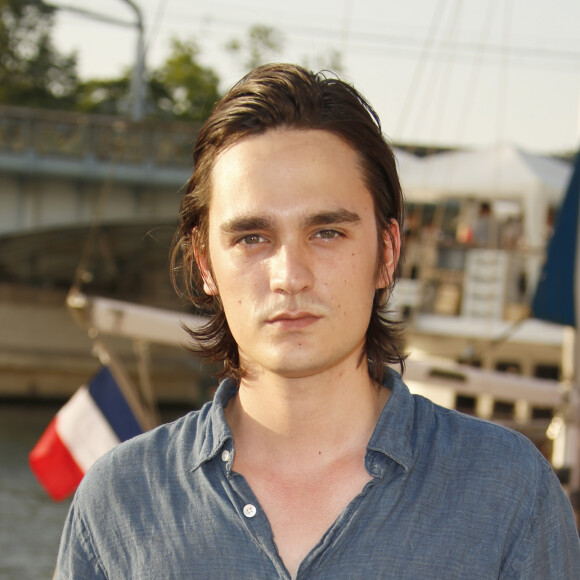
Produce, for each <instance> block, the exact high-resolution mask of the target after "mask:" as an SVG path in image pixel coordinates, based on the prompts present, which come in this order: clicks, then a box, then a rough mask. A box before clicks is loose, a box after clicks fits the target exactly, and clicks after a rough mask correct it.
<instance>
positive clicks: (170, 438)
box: [76, 404, 210, 505]
mask: <svg viewBox="0 0 580 580" xmlns="http://www.w3.org/2000/svg"><path fill="white" fill-rule="evenodd" d="M209 410H210V404H208V405H206V406H204V407H203V408H202V409H201V410H199V411H192V412H190V413H188V414H187V415H185V416H184V417H181V418H180V419H178V420H176V421H174V422H172V423H167V424H164V425H161V426H159V427H157V428H155V429H152V430H151V431H148V432H146V433H143V434H142V435H138V436H137V437H134V438H132V439H130V440H128V441H125V442H124V443H121V444H120V445H117V446H116V447H115V448H113V449H112V450H111V451H109V452H108V453H106V454H105V455H104V456H102V457H101V458H100V459H99V460H98V461H96V462H95V464H94V465H93V466H92V467H91V469H89V471H88V472H87V473H86V475H85V476H84V478H83V480H82V482H81V484H80V486H79V488H78V490H77V493H76V495H77V498H76V501H77V503H80V504H81V505H84V504H86V503H87V501H90V500H91V499H94V498H98V497H99V496H100V495H101V494H102V493H103V490H104V489H106V490H108V493H111V492H114V493H115V494H117V495H122V494H123V492H124V491H127V492H128V493H131V490H133V491H135V490H137V489H139V488H140V487H141V486H142V485H143V483H144V482H145V481H146V482H147V485H151V484H152V479H154V478H157V477H161V475H162V474H163V473H166V472H167V470H168V469H170V470H171V471H186V470H189V469H191V465H193V463H194V461H195V453H196V450H197V449H198V448H199V443H198V441H199V440H200V439H203V437H204V431H205V430H206V429H207V428H208V423H209V419H208V413H209Z"/></svg>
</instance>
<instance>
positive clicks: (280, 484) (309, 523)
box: [246, 462, 372, 575]
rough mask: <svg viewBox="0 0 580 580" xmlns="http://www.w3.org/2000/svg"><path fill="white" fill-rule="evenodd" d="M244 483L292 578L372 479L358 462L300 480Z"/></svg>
mask: <svg viewBox="0 0 580 580" xmlns="http://www.w3.org/2000/svg"><path fill="white" fill-rule="evenodd" d="M246 479H247V481H248V483H249V485H250V487H251V488H252V491H253V492H254V494H255V495H256V497H257V499H258V501H259V503H260V506H261V507H262V509H263V510H264V512H265V515H266V517H267V518H268V521H269V523H270V526H271V528H272V533H273V536H274V542H275V544H276V547H277V550H278V553H279V555H280V557H281V559H282V561H283V562H284V564H285V565H286V567H287V568H288V570H289V571H290V572H291V574H292V575H293V574H294V572H295V571H296V570H297V568H298V566H299V564H300V562H301V561H302V560H303V559H304V557H305V556H306V555H307V554H308V553H309V552H310V551H311V550H312V549H313V548H314V546H315V545H316V544H317V543H318V542H319V541H320V540H321V538H322V537H323V536H324V534H325V532H326V531H327V530H328V529H329V528H330V527H331V526H332V525H333V524H334V523H335V522H336V520H337V519H338V518H339V517H340V516H341V514H343V512H344V511H345V510H346V508H347V506H349V504H351V502H352V501H353V499H354V498H355V497H356V496H357V495H359V494H360V493H361V492H362V490H363V488H364V487H365V485H366V484H367V483H369V482H370V481H371V479H372V478H371V477H370V475H369V474H368V473H367V472H366V471H365V470H364V468H363V466H362V462H361V463H360V464H358V463H357V464H353V465H351V466H344V467H343V468H342V469H339V470H335V471H332V472H331V471H323V472H321V473H311V474H307V475H306V476H303V477H294V478H287V477H286V478H285V477H282V476H279V475H277V474H274V473H271V474H264V473H260V474H257V475H255V474H250V475H249V476H246Z"/></svg>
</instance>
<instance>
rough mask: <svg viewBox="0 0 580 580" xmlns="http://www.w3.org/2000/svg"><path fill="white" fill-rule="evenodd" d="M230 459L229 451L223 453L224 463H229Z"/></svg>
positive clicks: (225, 450)
mask: <svg viewBox="0 0 580 580" xmlns="http://www.w3.org/2000/svg"><path fill="white" fill-rule="evenodd" d="M229 458H230V452H229V451H228V450H227V449H224V450H223V451H222V461H228V459H229Z"/></svg>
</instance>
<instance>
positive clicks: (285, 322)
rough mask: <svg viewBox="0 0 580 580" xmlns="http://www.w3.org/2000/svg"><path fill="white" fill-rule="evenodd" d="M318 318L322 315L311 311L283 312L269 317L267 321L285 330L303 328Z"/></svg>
mask: <svg viewBox="0 0 580 580" xmlns="http://www.w3.org/2000/svg"><path fill="white" fill-rule="evenodd" d="M318 320H320V316H317V315H316V314H312V313H311V312H281V313H280V314H276V315H275V316H273V317H272V318H269V319H268V321H267V323H268V324H269V325H271V326H274V327H277V328H281V329H283V330H301V329H303V328H307V327H308V326H311V325H312V324H314V323H316V321H318Z"/></svg>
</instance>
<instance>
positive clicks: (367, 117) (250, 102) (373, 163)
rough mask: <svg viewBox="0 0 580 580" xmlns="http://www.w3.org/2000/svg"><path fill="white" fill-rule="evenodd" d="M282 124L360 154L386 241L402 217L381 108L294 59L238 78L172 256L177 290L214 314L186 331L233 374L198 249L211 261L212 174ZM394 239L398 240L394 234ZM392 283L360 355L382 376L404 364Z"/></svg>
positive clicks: (200, 144) (227, 334)
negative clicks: (244, 143)
mask: <svg viewBox="0 0 580 580" xmlns="http://www.w3.org/2000/svg"><path fill="white" fill-rule="evenodd" d="M276 128H288V129H297V130H301V129H318V130H323V131H329V132H330V133H333V134H334V135H337V136H338V137H340V138H341V139H343V140H344V141H346V142H347V143H348V144H349V145H350V146H351V147H353V149H355V150H356V151H357V152H358V154H359V158H360V166H361V174H362V177H363V179H364V181H365V184H366V186H367V188H368V190H369V191H370V193H371V195H372V197H373V201H374V210H375V217H376V223H377V237H378V240H379V247H382V246H383V235H384V233H387V235H391V227H390V226H391V224H392V222H393V220H394V221H396V222H397V223H398V224H402V222H403V211H404V210H403V196H402V192H401V186H400V183H399V177H398V174H397V169H396V161H395V157H394V155H393V152H392V150H391V148H390V146H389V145H388V143H387V142H386V140H385V138H384V137H383V134H382V131H381V125H380V121H379V118H378V116H377V114H376V113H375V111H374V110H373V109H372V107H371V106H370V105H369V103H367V101H366V100H365V99H364V98H363V97H362V95H360V94H359V93H358V92H357V91H356V90H355V89H354V88H353V87H352V86H350V85H348V84H347V83H345V82H343V81H341V80H339V79H337V78H334V77H327V76H325V75H324V74H322V73H319V74H313V73H310V72H308V71H306V70H304V69H303V68H301V67H299V66H295V65H290V64H270V65H264V66H261V67H258V68H256V69H254V70H253V71H252V72H250V73H249V74H248V75H246V76H245V77H244V78H243V79H242V80H241V81H239V82H238V83H237V84H236V85H235V86H234V87H233V88H232V89H231V90H230V91H229V92H228V93H227V94H226V95H225V96H224V97H223V99H221V100H220V101H219V102H218V103H217V105H216V106H215V108H214V110H213V112H212V114H211V115H210V117H209V118H208V120H207V121H206V122H205V124H204V125H203V127H202V128H201V130H200V132H199V134H198V137H197V140H196V143H195V147H194V152H193V159H194V163H195V171H194V173H193V175H192V176H191V178H190V179H189V181H188V184H187V190H186V193H185V195H184V197H183V200H182V202H181V208H180V213H179V215H180V225H179V228H178V230H177V232H176V236H175V240H174V246H173V251H172V256H171V275H172V280H173V283H174V286H175V287H176V289H177V291H178V293H180V294H181V295H185V296H186V297H187V298H188V299H189V300H191V302H193V304H194V305H195V306H196V307H197V308H198V309H200V310H201V311H202V312H207V313H208V314H209V320H208V322H207V324H205V325H204V326H203V327H202V328H200V329H187V331H188V332H189V334H190V336H191V338H192V339H193V343H192V345H191V350H192V351H194V352H196V353H199V354H201V355H202V356H203V357H205V358H206V359H208V360H211V361H213V362H223V363H224V369H223V372H222V373H220V376H228V377H231V378H234V379H239V378H241V376H242V374H243V373H242V370H241V369H240V365H239V353H238V345H237V344H236V341H235V340H234V337H233V336H232V334H231V331H230V329H229V326H228V322H227V320H226V316H225V313H224V309H223V306H222V303H221V300H220V298H219V296H208V295H206V294H205V293H204V292H203V281H202V279H201V273H200V271H199V268H198V266H197V263H196V260H195V253H196V252H200V253H203V254H205V255H206V256H207V258H208V260H209V251H208V215H209V204H210V200H211V174H212V170H213V167H214V165H215V162H216V159H217V156H218V155H219V153H220V152H222V151H223V150H224V149H226V148H227V147H230V146H232V145H233V144H234V143H236V142H237V141H239V140H240V139H243V138H244V137H247V136H249V135H258V134H261V133H264V132H265V131H268V130H270V129H276ZM391 241H392V243H394V241H393V238H392V236H391ZM379 257H382V252H379ZM210 267H211V264H210ZM178 278H180V279H181V282H182V284H181V285H180V284H178ZM393 284H394V280H391V284H390V285H389V287H388V288H381V289H378V290H377V291H376V292H375V297H374V302H373V308H372V315H371V319H370V323H369V327H368V330H367V334H366V342H365V349H364V351H363V353H362V357H363V358H362V359H361V360H364V359H365V358H366V361H367V365H368V370H369V375H370V376H371V377H372V378H373V379H374V380H376V381H378V382H380V381H382V378H383V374H384V367H385V365H386V364H387V363H391V364H398V365H400V367H401V370H403V369H404V360H405V355H404V354H403V351H402V345H403V340H402V329H401V326H400V324H399V322H397V321H395V320H393V319H392V317H391V316H390V315H389V313H388V311H387V310H386V308H385V304H386V302H387V299H388V296H389V294H390V290H391V289H392V287H393Z"/></svg>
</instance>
